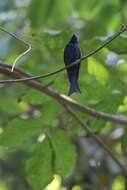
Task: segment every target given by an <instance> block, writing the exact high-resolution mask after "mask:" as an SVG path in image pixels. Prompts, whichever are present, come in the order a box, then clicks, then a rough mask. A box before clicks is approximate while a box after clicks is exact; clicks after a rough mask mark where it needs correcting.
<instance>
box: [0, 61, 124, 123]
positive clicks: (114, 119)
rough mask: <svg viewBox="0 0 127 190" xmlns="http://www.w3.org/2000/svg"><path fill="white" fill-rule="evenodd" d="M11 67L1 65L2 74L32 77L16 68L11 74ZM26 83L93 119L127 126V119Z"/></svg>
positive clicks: (44, 86) (42, 85)
mask: <svg viewBox="0 0 127 190" xmlns="http://www.w3.org/2000/svg"><path fill="white" fill-rule="evenodd" d="M10 68H11V66H10V65H7V64H4V63H0V73H2V74H4V75H7V76H10V77H12V78H16V79H17V78H19V79H20V78H23V77H31V75H30V74H27V73H25V72H24V71H23V70H21V69H18V68H15V69H14V72H11V70H10ZM24 83H25V84H26V85H28V86H30V87H32V88H34V89H36V90H38V91H40V92H42V93H45V94H46V95H48V96H51V97H52V98H54V99H56V100H57V101H58V102H59V103H60V104H62V105H63V104H66V105H69V106H71V107H73V108H75V109H76V110H77V111H80V112H83V113H85V114H88V115H90V116H92V117H95V118H97V119H102V120H105V121H111V122H113V123H117V124H122V125H127V118H122V117H119V116H116V115H111V114H107V113H103V112H99V111H96V110H94V109H91V108H89V107H87V106H84V105H81V104H79V103H78V102H76V101H75V100H73V99H71V98H70V97H68V96H66V95H64V94H60V93H58V92H57V91H55V90H52V89H51V88H48V87H46V85H45V84H43V83H41V82H39V81H34V80H30V81H24Z"/></svg>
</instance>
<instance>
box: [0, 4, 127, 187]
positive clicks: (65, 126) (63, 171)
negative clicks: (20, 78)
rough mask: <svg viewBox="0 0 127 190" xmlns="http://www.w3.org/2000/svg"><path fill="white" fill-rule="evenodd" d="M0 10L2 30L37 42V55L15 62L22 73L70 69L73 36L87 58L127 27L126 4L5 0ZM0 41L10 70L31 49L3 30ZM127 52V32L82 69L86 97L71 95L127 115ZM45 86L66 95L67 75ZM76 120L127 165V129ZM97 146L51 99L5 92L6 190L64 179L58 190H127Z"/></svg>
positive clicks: (1, 102)
mask: <svg viewBox="0 0 127 190" xmlns="http://www.w3.org/2000/svg"><path fill="white" fill-rule="evenodd" d="M0 10H1V13H0V22H1V26H2V27H4V28H6V29H7V30H8V31H10V32H13V33H15V34H17V35H18V36H19V37H20V38H21V39H23V40H26V41H29V42H30V43H31V44H32V51H31V52H30V53H29V54H27V55H25V56H24V57H22V58H21V59H20V60H19V61H18V62H17V67H20V68H22V69H24V70H25V71H26V72H28V73H31V74H33V75H39V74H46V73H48V72H52V71H55V70H57V69H59V68H61V67H63V66H64V64H63V51H64V47H65V45H66V44H67V43H68V41H69V40H70V37H71V35H72V34H73V33H77V34H78V35H79V43H80V46H81V49H82V54H83V55H87V54H88V53H89V52H91V51H93V50H95V49H96V48H97V47H99V46H100V45H102V44H103V43H104V41H105V40H106V39H107V38H108V37H109V36H110V35H111V34H114V33H115V32H116V31H118V30H119V28H120V25H121V24H125V25H126V24H127V1H126V0H106V1H102V0H91V1H83V0H80V1H76V0H72V1H68V0H52V1H51V0H43V1H42V0H24V1H23V0H6V1H0ZM0 42H1V43H0V59H1V60H2V61H4V62H6V63H9V64H12V63H13V62H14V60H15V58H16V57H17V56H18V55H19V54H20V53H21V52H23V51H24V50H25V46H24V45H23V44H21V43H19V42H18V41H16V40H15V39H13V38H12V37H11V36H9V35H7V34H4V33H3V32H1V35H0ZM126 54H127V33H126V32H125V33H124V34H122V35H121V36H120V37H119V38H117V39H116V40H114V41H113V42H112V43H111V44H110V45H108V46H107V47H106V48H104V49H102V50H101V51H100V52H99V53H97V54H95V55H94V56H92V57H90V58H89V59H88V60H87V61H83V62H82V63H81V69H80V81H79V83H80V87H81V91H82V94H81V95H79V94H73V95H72V98H73V99H74V100H76V101H78V102H79V103H80V104H82V105H85V106H88V107H90V108H93V109H95V110H98V111H102V112H105V113H109V114H119V115H120V116H121V115H122V116H127V55H126ZM3 79H7V77H5V76H4V75H2V74H1V75H0V80H3ZM40 81H42V82H43V83H45V84H48V83H49V82H53V83H52V85H51V86H50V87H51V88H52V89H53V90H55V91H58V92H59V93H61V94H62V93H63V94H67V92H68V88H69V83H68V79H67V75H66V72H65V71H64V72H61V73H59V74H57V75H54V76H50V77H48V78H45V79H40ZM78 114H79V117H80V118H81V119H82V120H83V121H84V122H87V123H88V124H89V127H90V128H91V130H92V131H93V132H95V133H99V135H100V137H102V138H103V139H104V141H105V142H106V143H107V144H108V146H109V147H111V148H112V149H113V151H116V153H117V156H118V158H120V159H121V160H123V161H124V163H125V164H126V152H127V143H126V142H127V130H126V129H124V127H123V126H120V125H118V124H111V123H109V122H106V121H102V120H98V119H95V118H91V117H90V116H89V115H84V114H81V113H78ZM125 127H126V126H125ZM84 137H86V138H84ZM91 141H92V140H91ZM91 141H90V140H89V138H87V134H86V133H85V132H84V130H83V129H82V128H81V127H80V126H79V125H78V124H77V123H76V122H75V121H74V120H73V119H72V118H71V117H70V116H69V115H68V113H67V112H66V111H65V109H64V108H63V107H62V106H60V104H58V102H56V101H55V100H53V99H52V98H51V97H48V96H47V95H45V94H42V93H41V92H38V91H36V90H35V89H32V88H28V87H27V86H25V85H24V84H19V83H18V84H13V85H12V84H8V85H1V86H0V160H1V161H0V169H1V171H2V172H1V174H0V177H1V179H2V180H1V181H0V183H1V184H5V185H2V186H5V187H3V188H2V189H3V190H5V189H7V190H8V189H15V185H14V184H16V183H17V184H19V185H18V188H17V189H18V190H20V189H23V190H26V189H27V190H28V189H35V190H38V189H44V188H45V187H46V186H47V185H48V184H49V183H51V182H52V180H53V178H54V176H56V175H55V174H57V176H59V177H62V182H61V184H60V186H59V187H58V189H56V190H60V189H62V188H63V189H64V188H68V189H81V188H83V189H93V188H94V189H95V190H96V189H97V190H98V189H101V190H103V189H112V190H115V189H116V185H115V184H122V187H121V185H120V188H121V189H126V188H127V187H126V186H127V185H126V184H127V180H126V179H125V177H124V175H122V174H120V170H119V169H118V168H117V166H116V165H115V166H114V163H113V164H112V161H111V160H109V158H108V155H106V154H105V153H104V152H103V151H102V150H101V149H100V148H98V147H97V145H96V144H95V143H94V142H93V141H92V142H91ZM95 150H96V151H95ZM21 154H22V157H21V158H20V156H19V155H21ZM16 161H17V162H18V164H16V163H17V162H16ZM76 163H77V164H76ZM98 163H99V164H98ZM11 165H13V166H14V168H13V167H11ZM6 175H7V176H10V177H7V178H6ZM69 176H70V177H69ZM121 179H122V180H121ZM20 180H21V181H22V185H21V183H20V182H19V181H20ZM54 180H56V178H54ZM54 180H53V183H54ZM123 181H126V183H124V182H123ZM51 184H52V183H51ZM0 186H1V185H0ZM8 186H9V188H8ZM87 186H88V187H87ZM46 188H48V186H47V187H46ZM51 188H52V187H51ZM49 190H50V189H49ZM54 190H55V188H54Z"/></svg>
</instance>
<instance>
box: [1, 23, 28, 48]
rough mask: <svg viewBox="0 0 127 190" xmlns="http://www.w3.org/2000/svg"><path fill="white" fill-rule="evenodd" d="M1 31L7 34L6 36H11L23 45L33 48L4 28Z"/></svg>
mask: <svg viewBox="0 0 127 190" xmlns="http://www.w3.org/2000/svg"><path fill="white" fill-rule="evenodd" d="M0 30H1V31H2V32H5V33H6V34H9V35H10V36H12V37H13V38H15V39H16V40H18V41H20V42H21V43H23V44H25V45H26V46H28V47H29V46H31V45H30V44H29V43H28V42H26V41H24V40H22V39H20V38H18V37H17V36H16V35H15V34H13V33H11V32H8V31H7V30H5V29H4V28H2V27H0Z"/></svg>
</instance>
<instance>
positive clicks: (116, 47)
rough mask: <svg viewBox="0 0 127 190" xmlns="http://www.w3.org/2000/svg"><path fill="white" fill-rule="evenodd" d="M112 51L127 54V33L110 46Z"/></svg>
mask: <svg viewBox="0 0 127 190" xmlns="http://www.w3.org/2000/svg"><path fill="white" fill-rule="evenodd" d="M108 49H109V50H110V51H114V52H116V53H118V54H122V53H123V54H127V35H121V36H119V38H117V39H116V40H113V42H112V43H111V44H110V45H109V46H108Z"/></svg>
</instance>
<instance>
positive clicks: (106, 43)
mask: <svg viewBox="0 0 127 190" xmlns="http://www.w3.org/2000/svg"><path fill="white" fill-rule="evenodd" d="M126 30H127V28H126V27H124V26H122V27H121V28H120V31H119V32H117V33H116V34H115V35H113V36H112V37H111V38H110V39H109V40H108V41H107V42H105V43H104V44H103V45H102V46H100V47H98V48H97V49H96V50H94V51H92V52H91V53H89V54H88V55H86V56H83V57H82V58H81V59H78V60H77V61H75V62H74V63H72V64H70V65H68V66H66V67H63V68H61V69H58V70H57V71H54V72H50V73H47V74H44V75H39V76H33V77H28V78H22V79H16V80H1V81H0V84H4V83H16V82H25V81H28V80H29V81H30V80H36V79H40V78H46V77H49V76H52V75H56V74H57V73H60V72H62V71H64V70H65V69H67V68H70V67H72V66H74V65H76V64H78V63H79V62H81V61H83V60H86V59H88V58H89V57H91V56H93V55H94V54H96V53H97V52H99V51H100V50H101V49H103V48H104V47H106V46H107V45H109V44H110V43H111V42H112V41H113V40H115V39H116V38H118V37H119V36H120V34H121V33H123V32H125V31H126Z"/></svg>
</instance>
